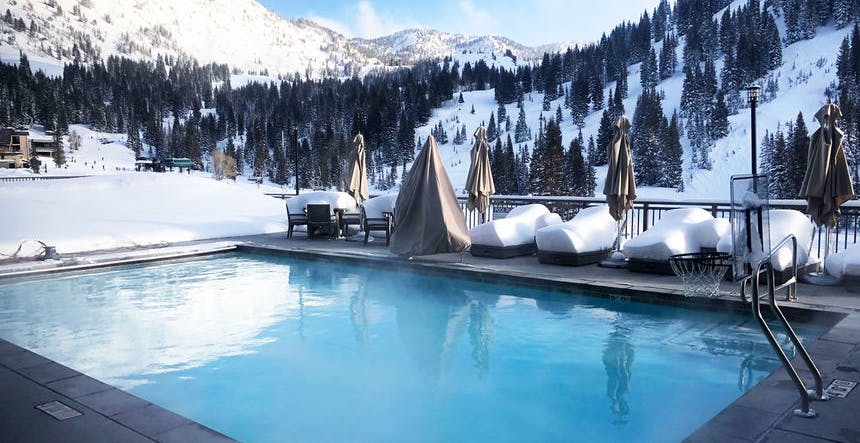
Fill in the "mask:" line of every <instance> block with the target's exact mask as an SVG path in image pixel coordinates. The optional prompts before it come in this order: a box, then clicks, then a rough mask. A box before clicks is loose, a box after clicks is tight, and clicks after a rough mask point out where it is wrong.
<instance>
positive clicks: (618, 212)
mask: <svg viewBox="0 0 860 443" xmlns="http://www.w3.org/2000/svg"><path fill="white" fill-rule="evenodd" d="M628 131H630V120H628V119H627V117H625V116H623V115H622V116H621V117H618V121H617V122H615V127H614V134H613V137H612V144H610V145H609V146H607V154H608V156H609V159H608V160H609V164H608V167H607V171H606V184H605V185H604V186H603V194H604V195H606V203H607V204H608V205H609V214H610V215H612V218H614V219H616V220H623V219H624V215H625V214H626V213H627V210H628V209H630V208H632V207H633V200H636V179H635V178H634V175H633V158H632V157H631V156H630V136H629V135H628Z"/></svg>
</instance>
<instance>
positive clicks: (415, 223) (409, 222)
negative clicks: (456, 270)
mask: <svg viewBox="0 0 860 443" xmlns="http://www.w3.org/2000/svg"><path fill="white" fill-rule="evenodd" d="M394 207H395V212H394V231H393V232H392V233H391V246H390V247H389V250H390V251H391V252H392V253H394V254H396V255H399V256H402V257H412V256H419V255H432V254H441V253H446V252H462V251H464V250H466V248H468V247H469V246H470V245H471V242H470V240H469V231H468V230H467V229H466V217H465V216H464V215H463V211H461V210H460V203H459V202H457V195H456V194H454V187H453V186H451V180H449V179H448V173H447V172H445V166H444V165H443V163H442V157H440V156H439V148H438V146H436V139H435V138H433V136H432V135H431V136H429V137H427V142H426V143H425V144H424V148H423V149H422V150H421V153H420V154H418V158H416V159H415V163H413V164H412V169H410V170H409V175H407V176H406V179H405V180H404V181H403V184H402V185H401V186H400V193H399V194H398V195H397V202H396V203H395V204H394Z"/></svg>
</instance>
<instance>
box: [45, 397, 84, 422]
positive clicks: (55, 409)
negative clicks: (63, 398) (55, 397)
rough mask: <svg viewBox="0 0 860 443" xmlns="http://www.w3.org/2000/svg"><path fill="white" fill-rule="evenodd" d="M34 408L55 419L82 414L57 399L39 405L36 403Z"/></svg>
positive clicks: (66, 418)
mask: <svg viewBox="0 0 860 443" xmlns="http://www.w3.org/2000/svg"><path fill="white" fill-rule="evenodd" d="M36 409H38V410H40V411H42V412H44V413H46V414H48V415H50V416H51V417H54V418H56V419H57V420H60V421H62V420H68V419H70V418H74V417H77V416H79V415H83V414H81V413H80V412H78V411H76V410H74V409H72V408H70V407H68V406H66V405H65V404H63V403H61V402H59V401H52V402H50V403H45V404H41V405H36Z"/></svg>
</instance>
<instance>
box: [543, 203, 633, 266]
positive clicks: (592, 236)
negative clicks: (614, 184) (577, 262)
mask: <svg viewBox="0 0 860 443" xmlns="http://www.w3.org/2000/svg"><path fill="white" fill-rule="evenodd" d="M617 235H618V227H617V225H616V223H615V219H614V218H612V216H611V215H609V207H608V206H606V205H600V206H592V207H590V208H585V209H583V210H581V211H579V213H578V214H576V217H574V218H573V220H570V221H569V222H566V223H561V224H556V225H553V226H547V227H545V228H542V229H538V230H537V232H536V233H535V240H536V241H537V246H538V249H539V250H541V251H550V252H564V253H572V254H581V253H586V252H597V251H603V250H607V249H610V248H612V245H613V244H614V243H615V239H616V237H617Z"/></svg>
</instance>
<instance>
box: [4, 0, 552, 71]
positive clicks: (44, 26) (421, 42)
mask: <svg viewBox="0 0 860 443" xmlns="http://www.w3.org/2000/svg"><path fill="white" fill-rule="evenodd" d="M6 4H7V5H8V6H7V8H8V10H9V13H10V14H11V21H12V23H9V22H7V21H6V20H2V21H0V57H2V58H3V59H4V60H6V61H9V60H16V59H17V54H18V49H23V50H24V51H26V52H27V53H28V55H30V56H31V58H35V59H36V60H37V61H41V62H42V63H45V64H50V62H51V61H52V60H54V61H56V62H57V63H56V64H57V65H60V64H61V63H60V62H61V61H67V60H73V59H76V58H77V59H80V60H82V61H85V62H87V61H93V60H96V59H101V58H105V57H108V56H110V55H122V56H126V57H130V58H135V59H155V58H156V57H157V56H158V55H159V54H163V55H170V56H179V55H181V54H185V55H189V56H191V57H193V58H196V59H197V60H199V61H200V62H203V63H209V62H217V63H226V64H228V65H230V67H231V68H234V69H236V70H239V71H242V72H245V73H251V74H258V73H266V74H268V75H270V76H278V75H284V76H292V75H293V74H295V73H297V72H298V73H299V74H301V75H302V76H310V77H312V78H319V77H328V76H335V77H342V76H351V75H360V74H362V73H366V72H368V71H370V70H373V69H375V68H382V67H387V66H397V65H403V64H410V63H413V62H414V61H416V60H418V59H422V58H431V57H443V56H449V55H450V56H452V55H455V54H464V53H481V54H486V55H487V57H490V56H492V55H493V54H495V55H498V56H502V55H504V54H505V52H506V51H510V52H511V53H512V54H513V55H515V56H516V57H517V58H518V59H519V60H530V59H535V58H537V57H539V56H540V55H541V54H542V52H543V49H545V48H543V47H541V48H531V47H528V46H524V45H521V44H519V43H517V42H514V41H512V40H510V39H507V38H504V37H493V36H483V37H467V36H463V35H460V34H450V33H444V32H439V31H434V30H429V29H411V30H406V31H401V32H398V33H396V34H393V35H391V36H387V37H381V38H377V39H372V40H368V39H349V38H347V37H345V36H343V35H342V34H339V33H337V32H335V31H332V30H331V29H328V28H325V27H323V26H321V25H319V24H317V23H316V22H313V21H310V20H305V19H294V20H288V19H285V18H284V17H281V16H280V15H278V14H276V13H275V12H272V11H271V10H269V9H267V8H265V7H264V6H262V5H261V4H260V3H258V2H257V1H255V0H182V1H175V0H8V2H7V3H6ZM0 13H5V11H2V10H0ZM8 18H10V17H7V19H8Z"/></svg>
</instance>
